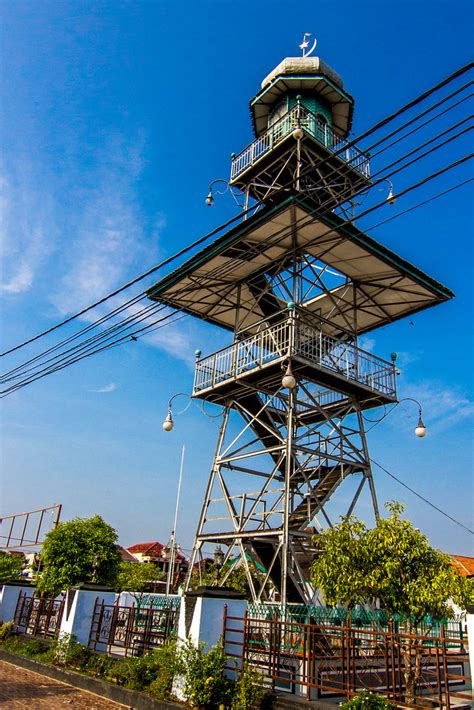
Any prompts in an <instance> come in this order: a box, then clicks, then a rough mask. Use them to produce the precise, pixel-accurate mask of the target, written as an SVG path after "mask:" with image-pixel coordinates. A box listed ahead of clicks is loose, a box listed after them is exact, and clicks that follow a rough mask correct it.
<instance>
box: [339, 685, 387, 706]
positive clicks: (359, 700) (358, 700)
mask: <svg viewBox="0 0 474 710" xmlns="http://www.w3.org/2000/svg"><path fill="white" fill-rule="evenodd" d="M341 707H342V708H343V709H344V710H393V705H391V704H390V703H388V702H387V701H386V700H385V698H383V697H382V696H381V695H376V694H375V693H371V692H370V691H368V690H364V691H363V692H362V693H359V694H358V695H356V696H355V697H354V698H352V699H351V700H349V701H348V702H347V703H343V704H342V705H341Z"/></svg>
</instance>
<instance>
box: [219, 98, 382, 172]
mask: <svg viewBox="0 0 474 710" xmlns="http://www.w3.org/2000/svg"><path fill="white" fill-rule="evenodd" d="M298 126H301V128H303V129H304V130H305V131H307V132H308V133H309V135H311V136H312V137H313V138H315V139H316V140H317V141H318V143H320V144H321V145H323V146H325V147H326V148H328V149H329V150H330V151H331V152H332V153H334V154H336V155H337V156H338V157H339V158H340V159H341V160H342V161H344V162H345V163H347V164H348V165H350V166H351V167H352V168H354V170H357V171H358V172H359V173H361V175H363V176H364V177H366V178H369V177H370V162H369V157H368V155H367V154H366V153H363V152H362V151H361V150H359V148H357V147H356V146H354V145H351V144H350V142H349V141H347V140H346V139H344V138H341V136H339V135H338V134H337V133H335V132H334V131H333V130H332V129H331V128H330V127H329V126H328V124H327V123H325V122H324V121H321V120H320V119H319V118H318V116H316V115H315V114H314V113H312V112H311V111H309V110H308V109H307V108H305V107H304V106H294V107H293V108H291V109H290V110H289V111H288V112H287V113H286V114H285V115H284V116H282V117H281V118H280V119H278V120H277V121H275V123H273V124H272V125H271V126H270V127H269V128H268V130H267V131H265V133H263V134H262V135H261V136H259V137H258V138H257V139H256V140H254V141H253V142H252V143H251V144H250V145H249V146H247V147H246V148H244V150H243V151H241V152H240V153H239V154H238V155H235V156H234V157H233V158H232V167H231V173H230V179H231V180H235V179H236V178H237V177H238V176H239V175H240V174H241V173H243V172H245V170H247V169H248V168H250V167H251V166H252V165H254V163H256V162H257V161H258V160H259V159H260V158H261V157H262V156H263V155H265V154H266V153H268V152H269V151H270V150H271V149H272V148H274V147H275V146H276V145H277V144H278V143H279V142H280V141H281V140H283V139H284V138H286V137H287V136H288V135H289V134H290V133H292V131H294V129H295V128H297V127H298Z"/></svg>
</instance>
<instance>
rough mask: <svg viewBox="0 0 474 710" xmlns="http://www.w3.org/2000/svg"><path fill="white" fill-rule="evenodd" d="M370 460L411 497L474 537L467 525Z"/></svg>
mask: <svg viewBox="0 0 474 710" xmlns="http://www.w3.org/2000/svg"><path fill="white" fill-rule="evenodd" d="M370 460H371V461H372V463H373V464H375V466H377V467H378V468H380V469H381V470H382V471H383V472H384V473H386V474H387V476H390V478H393V480H394V481H397V483H399V484H400V485H401V486H403V487H404V488H406V489H407V490H408V491H410V493H413V495H415V496H416V497H417V498H419V499H420V500H422V501H423V502H424V503H426V504H427V505H429V506H430V507H431V508H433V509H434V510H436V511H437V512H438V513H441V515H444V517H445V518H448V520H451V522H453V523H455V524H456V525H459V527H461V528H463V529H464V530H466V531H467V532H468V533H471V535H474V530H471V529H470V528H468V527H467V525H464V523H461V522H460V521H459V520H456V518H453V516H452V515H450V514H449V513H447V512H446V511H445V510H442V509H441V508H439V507H438V506H437V505H435V504H434V503H432V502H431V501H430V500H428V498H425V496H423V495H421V493H418V491H415V489H414V488H411V486H409V485H408V484H407V483H405V482H404V481H402V480H401V479H400V478H398V476H395V474H394V473H391V472H390V471H388V470H387V469H386V468H385V467H384V466H382V464H380V463H378V462H377V461H375V460H374V459H372V458H371V459H370Z"/></svg>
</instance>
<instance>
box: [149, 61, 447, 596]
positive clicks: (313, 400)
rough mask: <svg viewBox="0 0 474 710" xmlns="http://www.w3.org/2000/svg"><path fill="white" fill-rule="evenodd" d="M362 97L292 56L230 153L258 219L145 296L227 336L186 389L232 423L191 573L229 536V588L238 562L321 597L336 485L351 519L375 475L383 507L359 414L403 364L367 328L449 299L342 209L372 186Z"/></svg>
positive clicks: (393, 393) (269, 580)
mask: <svg viewBox="0 0 474 710" xmlns="http://www.w3.org/2000/svg"><path fill="white" fill-rule="evenodd" d="M353 106H354V100H353V98H352V97H351V96H350V95H349V94H348V93H347V92H346V90H345V89H344V87H343V82H342V79H341V78H340V77H339V76H338V74H336V72H334V70H333V69H331V68H330V67H328V66H327V65H326V64H325V63H324V62H323V61H322V60H320V59H319V58H318V57H293V58H287V59H285V60H283V62H281V63H280V64H279V65H278V66H277V67H276V68H275V69H274V70H273V71H272V72H271V73H270V74H269V75H268V76H267V77H266V78H265V79H264V81H263V83H262V86H261V90H260V91H259V92H258V93H257V95H256V96H255V98H254V99H252V101H251V102H250V108H251V115H252V121H253V129H254V135H255V138H254V140H253V141H252V142H251V143H250V144H249V145H248V146H247V147H246V148H244V150H242V151H241V152H240V153H238V154H235V155H233V156H232V164H231V174H230V185H231V186H232V187H233V189H237V190H240V191H241V192H242V194H243V195H244V199H245V206H246V208H252V206H253V207H254V209H253V210H252V213H251V215H250V213H249V212H247V213H246V214H245V218H244V219H242V220H241V221H240V222H239V223H238V224H237V225H236V226H234V227H233V228H232V229H230V230H228V231H227V232H225V233H224V234H222V235H221V236H220V237H218V238H217V239H216V240H215V241H214V242H213V243H212V244H210V245H208V246H207V247H205V248H204V249H202V250H201V251H200V252H199V253H197V254H196V255H195V256H193V257H192V258H191V259H189V260H188V261H187V262H186V263H185V264H183V265H182V266H180V267H179V269H177V270H176V271H174V272H173V273H171V274H169V275H168V276H166V277H165V278H163V279H162V280H161V281H159V282H158V283H157V284H155V285H154V286H153V287H152V288H151V289H150V291H149V297H150V298H151V299H153V300H155V301H159V302H161V303H163V304H166V305H169V306H171V307H172V308H175V309H178V310H180V311H183V312H185V313H188V314H191V315H193V316H195V317H197V318H199V319H201V320H204V321H207V322H209V323H212V324H214V325H216V326H219V327H221V328H223V329H225V330H227V331H228V332H229V345H228V346H226V347H224V348H222V349H221V350H218V351H217V352H212V353H205V354H203V355H201V354H200V353H199V354H198V357H197V359H196V366H195V377H194V386H193V393H192V395H193V397H195V398H197V399H200V400H203V401H206V402H211V403H214V404H215V405H219V406H220V407H221V408H222V420H221V427H220V431H219V435H218V441H217V446H216V450H215V455H214V459H213V463H212V469H211V473H210V477H209V482H208V486H207V489H206V492H205V496H204V500H203V504H202V509H201V514H200V518H199V522H198V529H197V533H196V539H195V544H194V549H193V555H192V559H191V564H190V566H189V569H190V570H192V568H193V564H194V562H196V561H197V560H198V558H199V557H201V558H202V557H203V556H206V554H207V555H208V552H209V551H212V549H213V547H215V546H216V545H219V546H222V547H224V549H225V559H224V567H223V571H222V576H221V578H220V580H219V581H220V583H222V584H225V580H226V578H227V577H228V576H229V574H231V572H232V569H233V568H234V567H235V566H236V565H237V564H242V565H244V567H245V568H246V571H247V576H248V583H249V587H250V590H251V594H252V597H253V599H254V601H265V600H272V601H275V600H276V601H281V602H282V603H287V602H298V603H301V602H304V603H311V602H312V601H314V598H315V593H316V590H315V589H314V588H313V585H312V584H311V581H310V567H311V563H312V561H313V559H314V552H313V548H312V538H313V536H314V535H315V534H317V531H318V530H322V529H324V528H325V527H327V526H328V525H332V524H333V523H334V522H335V521H334V519H332V518H331V515H332V513H331V511H330V507H331V504H332V503H333V500H334V498H335V497H336V496H337V495H338V493H339V492H340V491H346V492H345V493H344V496H343V498H342V500H343V502H345V508H343V509H342V510H341V512H342V513H343V514H351V513H352V512H353V511H354V509H355V506H356V505H357V503H358V501H359V499H360V497H361V494H362V492H363V490H364V489H365V487H366V486H367V488H368V491H369V494H370V501H371V504H372V507H373V511H374V515H375V517H377V516H378V503H377V497H376V491H375V485H374V480H373V474H372V470H371V465H370V457H369V453H368V448H367V440H366V436H365V429H364V412H365V411H366V410H371V409H374V408H377V407H381V406H384V405H389V404H392V403H395V402H396V401H397V387H396V367H395V363H394V361H392V360H386V359H384V358H381V357H379V356H378V355H375V354H374V353H372V352H369V351H367V350H366V349H364V348H363V347H361V345H360V337H361V336H362V335H365V334H367V333H373V332H374V331H375V330H376V329H378V328H381V327H385V326H387V325H389V324H391V323H392V322H394V321H396V320H398V319H401V318H404V317H406V316H409V315H413V314H414V313H416V312H418V311H421V310H423V309H426V308H429V307H431V306H434V305H437V304H439V303H441V302H443V301H446V300H447V299H449V298H451V297H452V295H453V294H452V293H451V291H449V289H447V288H446V287H444V286H443V285H441V284H440V283H438V282H437V281H435V280H434V279H432V278H431V277H429V276H428V275H426V274H425V273H423V272H422V271H420V270H419V269H418V268H417V267H415V266H414V265H412V264H410V263H409V262H407V261H406V260H404V259H403V258H402V257H400V256H399V255H397V254H396V253H394V252H393V251H391V250H390V249H388V248H387V247H385V246H383V245H382V244H380V243H379V242H377V241H376V240H375V239H373V238H372V237H370V236H369V235H367V234H365V233H364V232H362V231H361V230H359V229H358V228H357V227H356V226H355V224H354V223H353V221H352V219H351V217H350V215H348V214H347V213H345V212H344V208H343V207H342V212H341V209H339V208H340V207H341V206H343V205H344V204H347V202H348V201H350V200H351V199H352V198H353V196H354V195H356V194H357V193H358V192H360V191H361V190H366V189H369V188H370V186H371V178H370V160H369V156H368V155H367V154H365V153H364V152H363V151H361V150H359V149H358V148H357V146H355V145H354V144H353V142H352V141H350V140H349V139H348V136H349V132H350V129H351V122H352V114H353ZM249 215H250V216H249ZM288 373H289V374H290V375H292V376H293V377H294V378H295V386H294V387H290V388H288V387H285V386H283V384H282V378H283V376H284V375H285V374H288ZM286 381H291V380H286ZM346 485H349V486H350V488H349V491H350V492H349V494H348V493H347V490H348V489H346V488H345V486H346ZM206 551H207V552H206ZM249 560H254V561H255V562H256V563H258V566H259V567H260V568H261V569H265V573H262V572H259V573H258V574H255V573H254V571H253V569H252V563H251V562H249ZM188 582H189V580H188Z"/></svg>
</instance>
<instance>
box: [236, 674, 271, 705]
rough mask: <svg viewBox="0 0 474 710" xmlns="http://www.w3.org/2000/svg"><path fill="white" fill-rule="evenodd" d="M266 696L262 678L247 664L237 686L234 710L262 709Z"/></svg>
mask: <svg viewBox="0 0 474 710" xmlns="http://www.w3.org/2000/svg"><path fill="white" fill-rule="evenodd" d="M265 695H266V691H265V688H264V687H263V682H262V676H261V675H260V673H258V672H257V671H255V670H254V669H253V668H251V667H250V666H249V665H247V664H245V665H244V667H243V669H242V672H241V674H240V676H239V678H238V680H237V682H236V684H235V689H234V695H233V697H232V705H231V708H232V710H256V709H257V708H261V707H262V703H263V700H264V697H265Z"/></svg>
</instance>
